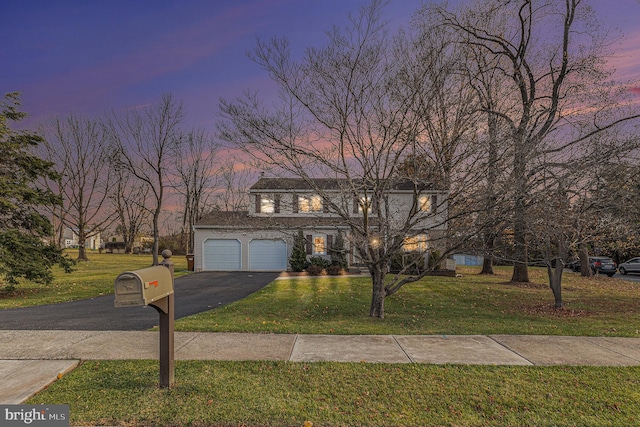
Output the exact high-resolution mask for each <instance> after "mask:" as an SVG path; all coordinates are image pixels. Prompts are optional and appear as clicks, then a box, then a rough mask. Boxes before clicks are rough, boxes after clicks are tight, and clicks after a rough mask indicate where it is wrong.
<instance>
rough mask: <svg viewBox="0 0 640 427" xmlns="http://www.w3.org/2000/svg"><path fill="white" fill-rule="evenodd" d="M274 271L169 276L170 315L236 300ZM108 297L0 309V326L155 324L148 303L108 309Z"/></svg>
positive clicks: (126, 327)
mask: <svg viewBox="0 0 640 427" xmlns="http://www.w3.org/2000/svg"><path fill="white" fill-rule="evenodd" d="M278 275H279V273H256V272H201V273H194V274H190V275H187V276H183V277H179V278H177V279H175V284H174V291H175V318H176V319H179V318H181V317H185V316H190V315H192V314H196V313H200V312H202V311H206V310H210V309H212V308H216V307H220V306H222V305H225V304H229V303H230V302H233V301H237V300H240V299H242V298H244V297H246V296H247V295H250V294H252V293H253V292H255V291H257V290H260V289H262V288H263V287H265V286H266V285H267V284H269V283H270V282H272V281H273V280H275V278H276V277H278ZM113 302H114V296H113V295H105V296H102V297H96V298H91V299H86V300H80V301H73V302H67V303H60V304H52V305H43V306H37V307H25V308H13V309H7V310H0V329H11V330H17V329H26V330H48V329H50V330H85V331H142V330H146V329H149V328H152V327H154V326H157V325H158V312H157V311H156V310H155V309H154V308H153V307H123V308H114V306H113Z"/></svg>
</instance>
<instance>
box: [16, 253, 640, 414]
mask: <svg viewBox="0 0 640 427" xmlns="http://www.w3.org/2000/svg"><path fill="white" fill-rule="evenodd" d="M93 255H96V256H95V258H94V257H93ZM97 255H98V254H92V259H94V261H92V262H91V263H86V264H82V265H80V268H79V269H78V271H76V272H74V273H72V274H71V275H64V276H62V275H57V278H56V280H57V281H60V282H58V285H59V287H60V289H67V290H68V291H67V292H68V293H69V294H70V295H71V296H68V297H64V298H76V297H78V295H80V294H81V293H85V292H86V294H87V295H88V294H91V292H90V291H88V290H83V291H82V292H80V291H77V292H76V291H72V289H75V288H78V289H87V288H88V289H90V290H93V292H96V291H100V292H103V293H106V292H112V286H113V279H114V278H115V276H116V275H117V274H118V273H119V272H121V271H124V270H127V269H135V268H141V267H145V266H147V265H148V264H149V263H150V257H148V256H146V257H145V256H142V257H139V258H136V256H125V255H109V256H104V255H103V256H97ZM180 258H182V259H184V257H176V259H175V261H176V264H178V265H180V264H179V262H181V261H182V260H181V259H180ZM134 261H135V262H134ZM177 267H178V266H177ZM181 268H183V267H178V268H177V270H180V269H181ZM477 271H478V270H477V269H468V268H460V269H459V272H461V273H462V274H463V277H459V278H442V277H430V278H427V279H425V280H423V281H421V282H419V283H416V284H412V285H408V286H407V287H406V288H405V289H403V290H401V291H400V293H398V294H397V295H394V296H393V297H391V298H389V299H388V301H387V305H386V311H387V317H386V318H385V319H384V320H379V319H369V318H368V316H367V313H368V307H369V297H370V283H369V279H368V278H366V277H358V278H333V277H332V278H313V279H288V280H277V281H274V282H273V283H271V284H270V285H268V286H267V287H266V288H264V289H263V290H261V291H259V292H256V293H254V294H253V295H251V296H250V297H248V298H246V299H244V300H242V301H239V302H237V303H234V304H230V305H228V306H226V307H223V308H219V309H217V310H213V311H209V312H205V313H201V314H198V315H195V316H191V317H189V318H184V319H179V320H178V321H176V326H177V329H179V330H198V331H242V332H259V333H340V334H346V333H349V334H352V333H353V334H369V333H381V334H387V333H393V334H493V333H495V334H498V333H499V334H563V335H606V336H628V337H638V335H639V332H638V329H640V315H639V313H640V310H639V308H640V301H639V300H640V299H639V298H638V291H639V290H640V289H639V286H638V285H637V284H635V283H632V282H625V281H620V280H615V279H609V278H607V277H597V278H592V279H584V278H581V277H579V276H578V275H577V274H573V273H567V274H566V275H565V280H564V297H565V302H566V304H567V306H566V309H564V310H560V311H557V310H554V309H553V308H552V302H553V298H552V295H551V291H550V290H549V289H548V287H547V286H546V284H545V283H546V280H545V279H546V277H545V276H544V271H543V270H540V269H532V270H531V277H532V279H533V283H532V284H529V285H527V286H523V285H512V284H508V283H507V281H508V280H509V276H510V272H511V270H510V269H508V268H499V269H498V274H497V275H496V276H490V277H486V276H479V275H477V274H476V273H477ZM65 278H66V279H67V280H68V282H69V283H64V282H65ZM72 283H75V285H73V284H72ZM80 284H81V285H80ZM31 293H32V296H31V300H30V303H31V304H37V303H42V302H44V301H46V300H47V299H48V298H50V290H49V289H42V288H40V289H38V290H33V291H32V292H31ZM39 295H40V296H41V298H38V296H39ZM61 295H62V294H61ZM64 298H62V299H59V300H64ZM12 299H15V298H5V300H7V301H10V300H12ZM54 299H55V298H54ZM7 301H5V304H6V303H7ZM5 306H7V305H5ZM9 306H11V305H10V304H9ZM27 403H30V404H36V403H44V404H69V405H70V407H71V422H72V424H73V425H125V426H150V425H153V426H256V427H257V426H303V425H305V421H310V422H312V423H313V425H314V426H316V427H317V426H367V425H375V426H418V425H420V426H504V425H508V426H628V425H639V424H640V367H623V368H617V367H616V368H613V367H612V368H608V367H607V368H603V367H531V366H529V367H515V366H514V367H508V366H458V365H443V366H436V365H414V364H411V365H410V364H397V365H396V364H388V365H385V364H367V363H290V362H216V361H177V362H176V386H175V387H174V388H172V389H170V390H165V389H159V388H158V362H157V361H148V360H142V361H92V362H84V363H82V364H81V365H80V367H78V368H77V369H75V370H74V371H73V372H71V373H70V374H68V375H66V376H64V377H63V378H62V379H60V380H58V381H56V382H55V383H54V384H52V385H51V386H49V387H48V388H47V389H46V390H44V391H42V392H41V393H40V394H38V395H36V396H35V397H33V398H32V399H30V400H29V401H28V402H27ZM307 425H309V424H308V423H307Z"/></svg>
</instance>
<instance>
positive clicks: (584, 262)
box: [578, 243, 593, 277]
mask: <svg viewBox="0 0 640 427" xmlns="http://www.w3.org/2000/svg"><path fill="white" fill-rule="evenodd" d="M578 256H579V257H580V275H581V276H582V277H591V276H592V275H593V272H592V271H591V266H589V248H588V247H587V245H586V244H584V243H580V251H579V253H578Z"/></svg>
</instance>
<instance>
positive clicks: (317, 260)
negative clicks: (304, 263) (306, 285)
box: [309, 256, 331, 270]
mask: <svg viewBox="0 0 640 427" xmlns="http://www.w3.org/2000/svg"><path fill="white" fill-rule="evenodd" d="M309 264H311V265H312V266H313V265H317V266H319V267H322V269H323V270H324V269H325V268H327V267H329V266H330V265H331V261H329V260H326V259H324V258H322V257H319V256H314V257H311V258H309Z"/></svg>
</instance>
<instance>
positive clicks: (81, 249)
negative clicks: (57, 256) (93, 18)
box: [77, 239, 89, 261]
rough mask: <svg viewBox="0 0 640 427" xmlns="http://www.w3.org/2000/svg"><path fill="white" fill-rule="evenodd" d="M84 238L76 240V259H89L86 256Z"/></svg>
mask: <svg viewBox="0 0 640 427" xmlns="http://www.w3.org/2000/svg"><path fill="white" fill-rule="evenodd" d="M85 244H86V242H85V239H80V240H79V241H78V259H77V260H78V261H89V258H88V257H87V250H86V248H85Z"/></svg>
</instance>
